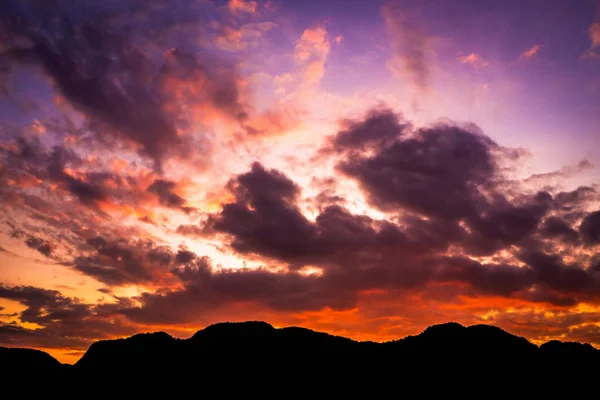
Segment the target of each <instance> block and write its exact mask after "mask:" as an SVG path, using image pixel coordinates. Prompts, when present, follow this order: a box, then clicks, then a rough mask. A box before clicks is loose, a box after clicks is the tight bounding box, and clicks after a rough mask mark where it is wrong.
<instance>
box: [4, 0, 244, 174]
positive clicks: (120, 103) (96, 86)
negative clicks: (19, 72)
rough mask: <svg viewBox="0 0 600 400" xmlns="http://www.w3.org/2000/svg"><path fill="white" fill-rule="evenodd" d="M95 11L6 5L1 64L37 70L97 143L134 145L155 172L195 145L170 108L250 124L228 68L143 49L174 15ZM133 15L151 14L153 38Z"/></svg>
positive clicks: (136, 9)
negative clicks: (198, 109) (83, 118)
mask: <svg viewBox="0 0 600 400" xmlns="http://www.w3.org/2000/svg"><path fill="white" fill-rule="evenodd" d="M134 3H135V4H134ZM95 6H96V7H93V6H91V5H88V6H85V5H82V6H81V7H77V8H76V9H72V10H71V9H68V8H65V7H61V4H56V5H55V6H53V7H50V8H49V7H44V6H42V5H41V4H39V3H31V2H17V1H8V2H6V4H4V5H3V6H2V9H3V10H4V13H3V15H4V16H3V17H2V18H0V29H1V30H2V33H3V39H4V44H5V50H4V52H3V53H2V54H1V56H2V59H3V61H4V62H5V63H6V62H8V63H9V65H10V63H18V64H31V65H36V66H39V67H40V68H41V69H42V70H43V71H44V73H45V74H46V75H47V76H48V77H49V78H51V80H52V82H53V84H54V87H55V88H56V90H57V91H58V92H59V93H60V95H61V96H63V97H64V98H65V99H66V100H68V101H69V102H70V103H71V104H72V105H73V106H74V107H75V108H77V109H78V110H80V111H82V112H83V113H84V114H85V115H87V116H88V117H89V118H90V121H91V122H92V124H93V125H94V126H95V130H96V131H101V132H102V135H101V136H99V137H98V139H99V140H104V141H105V140H106V137H108V136H111V135H112V136H113V137H118V138H121V139H125V140H128V141H130V142H132V143H135V145H136V146H138V147H139V148H140V152H141V153H142V154H143V155H145V156H147V157H149V158H150V159H152V160H153V161H154V163H155V168H156V169H157V170H161V168H162V163H163V161H164V160H165V159H166V158H167V157H168V156H170V155H172V154H179V155H188V153H189V148H188V147H189V145H190V143H189V142H188V141H186V139H184V138H183V137H182V136H180V135H179V134H178V130H180V129H183V128H185V124H183V125H182V124H181V121H182V120H183V119H185V117H186V116H185V115H184V114H183V113H182V110H181V108H178V107H172V105H173V104H177V102H178V101H183V102H185V103H186V105H187V106H188V107H190V106H193V104H198V103H210V104H213V105H214V106H215V107H216V108H217V109H219V110H222V111H223V112H224V113H226V114H229V115H232V116H233V117H234V118H237V119H243V118H245V112H244V106H242V105H241V102H240V93H239V89H238V86H237V80H236V78H235V74H234V72H233V70H232V69H231V68H229V69H228V68H224V66H223V65H216V63H215V62H214V61H212V62H210V63H207V64H205V65H202V64H201V63H200V62H199V61H197V60H196V59H195V58H194V56H192V55H191V54H188V53H186V52H185V51H183V50H172V51H169V52H168V53H165V55H163V57H162V62H160V61H159V62H158V63H157V61H156V58H155V57H150V55H149V53H148V52H147V51H145V50H144V49H143V48H142V47H141V46H140V43H144V40H150V41H153V39H156V38H157V37H160V34H164V35H167V34H168V33H169V32H170V31H171V30H172V29H173V27H174V26H173V25H177V23H176V22H175V24H173V23H172V21H170V20H169V19H168V17H167V15H173V14H172V13H166V14H165V13H164V11H162V10H160V8H155V7H153V6H152V5H150V4H149V3H148V4H144V3H142V2H132V1H129V2H124V4H122V5H119V6H118V7H111V5H100V4H95ZM129 6H131V9H130V8H128V7H129ZM132 13H138V15H139V14H140V13H146V19H147V20H148V21H150V20H152V22H153V24H154V25H153V26H152V31H150V30H147V29H146V30H144V29H138V30H135V29H131V28H130V27H129V26H128V25H127V21H128V20H129V19H133V18H135V17H134V15H133V14H132ZM154 14H157V15H159V16H160V15H162V16H163V19H162V20H161V19H160V18H157V17H156V15H154ZM152 32H154V33H152ZM155 44H159V43H157V42H155ZM159 45H160V44H159ZM167 49H168V47H167V48H165V49H164V50H167ZM190 85H195V86H196V87H202V88H203V89H202V93H197V90H194V91H190V90H187V87H189V86H190ZM191 92H196V93H195V94H194V96H193V97H194V98H191V97H192V96H190V95H186V98H185V99H180V98H177V97H176V96H177V95H179V94H182V93H191ZM193 100H195V102H192V101H193Z"/></svg>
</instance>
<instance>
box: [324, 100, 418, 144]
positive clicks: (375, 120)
mask: <svg viewBox="0 0 600 400" xmlns="http://www.w3.org/2000/svg"><path fill="white" fill-rule="evenodd" d="M400 118H401V117H400V116H399V115H397V114H396V113H394V112H393V111H392V110H390V109H388V108H383V107H382V108H375V109H373V110H370V111H369V112H368V113H367V115H366V117H365V118H364V120H345V121H342V124H343V129H342V130H341V131H340V132H339V133H338V134H337V135H335V136H332V137H330V143H329V145H328V146H326V147H325V148H324V150H325V151H326V152H331V151H335V152H341V151H346V150H348V151H365V150H371V149H379V148H381V147H384V146H386V145H388V144H389V143H390V142H393V141H395V140H396V139H397V138H398V137H399V136H401V135H402V133H403V132H405V131H410V130H411V125H410V124H409V123H406V122H403V121H402V120H401V119H400Z"/></svg>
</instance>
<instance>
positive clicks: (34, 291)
mask: <svg viewBox="0 0 600 400" xmlns="http://www.w3.org/2000/svg"><path fill="white" fill-rule="evenodd" d="M0 298H3V299H9V300H13V301H17V302H19V303H21V304H22V305H24V306H25V307H26V309H25V310H23V311H22V312H21V313H20V314H19V320H20V321H21V322H29V323H35V324H37V325H39V326H41V328H38V329H27V328H23V327H20V326H17V325H14V324H0V343H2V344H11V345H21V346H22V345H23V344H27V345H28V346H39V347H55V348H65V347H67V348H74V349H81V350H84V349H86V348H87V347H88V346H89V344H90V343H91V342H92V341H93V340H94V339H96V338H107V337H110V336H111V335H114V334H117V335H124V334H130V333H133V332H134V329H132V327H131V326H127V325H124V324H122V323H121V321H120V320H119V319H118V315H117V314H114V313H113V312H112V309H113V308H114V309H116V308H118V307H124V306H125V305H124V304H119V303H117V306H114V305H108V306H107V305H105V306H94V305H90V304H85V303H82V302H80V301H78V300H76V299H72V298H69V297H64V296H63V295H62V294H60V292H58V291H55V290H46V289H40V288H36V287H32V286H2V285H0ZM108 311H110V312H108Z"/></svg>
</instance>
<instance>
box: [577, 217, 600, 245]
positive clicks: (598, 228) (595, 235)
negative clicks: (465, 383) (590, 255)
mask: <svg viewBox="0 0 600 400" xmlns="http://www.w3.org/2000/svg"><path fill="white" fill-rule="evenodd" d="M579 232H580V233H581V237H582V238H583V240H584V241H585V242H586V243H587V244H590V245H596V244H600V211H596V212H593V213H590V214H588V215H587V216H586V217H585V218H584V220H583V221H582V222H581V225H580V226H579Z"/></svg>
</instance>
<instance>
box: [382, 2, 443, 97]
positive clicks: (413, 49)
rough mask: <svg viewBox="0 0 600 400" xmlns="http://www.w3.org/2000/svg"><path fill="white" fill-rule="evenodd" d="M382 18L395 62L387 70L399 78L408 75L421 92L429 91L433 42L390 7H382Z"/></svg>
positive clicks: (412, 23)
mask: <svg viewBox="0 0 600 400" xmlns="http://www.w3.org/2000/svg"><path fill="white" fill-rule="evenodd" d="M381 14H382V16H383V19H384V21H385V26H386V29H387V32H388V36H389V37H390V41H391V50H392V58H391V59H390V60H389V61H388V63H387V66H388V68H389V69H390V70H391V71H392V73H394V74H395V75H396V76H398V77H400V78H404V77H405V76H406V75H405V74H408V76H409V77H410V79H411V80H412V82H413V83H414V84H415V85H416V87H417V88H418V89H420V90H424V89H427V87H428V86H429V81H430V75H431V71H430V65H429V57H430V54H431V42H432V38H431V37H430V36H429V35H428V34H427V33H426V32H425V31H424V30H423V29H422V28H421V27H420V26H419V25H418V24H417V23H416V22H415V21H414V20H411V19H409V17H408V16H407V15H405V14H404V13H402V12H401V11H400V10H399V9H398V7H395V6H393V5H392V4H390V3H387V4H384V5H383V6H382V7H381Z"/></svg>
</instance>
